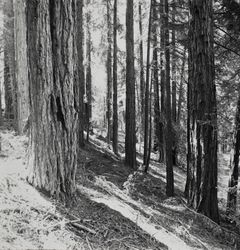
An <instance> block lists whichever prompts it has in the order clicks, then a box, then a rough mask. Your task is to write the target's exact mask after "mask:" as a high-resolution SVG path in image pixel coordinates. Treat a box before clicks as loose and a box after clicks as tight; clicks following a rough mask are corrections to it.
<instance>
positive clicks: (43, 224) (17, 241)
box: [0, 131, 240, 250]
mask: <svg viewBox="0 0 240 250" xmlns="http://www.w3.org/2000/svg"><path fill="white" fill-rule="evenodd" d="M1 137H2V148H3V150H2V152H1V155H0V173H1V174H0V175H1V178H0V204H1V206H0V249H111V250H112V249H184V250H185V249H239V248H240V245H238V244H239V235H237V234H239V231H238V229H237V227H233V226H232V225H229V224H228V223H226V221H224V220H222V222H221V223H222V225H224V226H225V227H226V228H228V229H224V228H222V227H220V226H218V225H216V224H215V223H213V222H211V221H210V220H209V219H208V218H206V217H205V216H202V215H199V214H197V213H195V212H194V211H193V210H191V209H190V208H188V207H187V206H186V203H185V200H184V199H183V198H182V197H183V188H184V183H185V173H184V171H183V170H181V169H178V168H175V182H176V197H174V198H167V197H166V195H165V167H164V165H163V164H158V163H156V162H153V163H152V164H151V168H150V172H149V173H148V174H144V173H143V172H141V171H136V172H133V170H132V169H129V168H127V167H126V166H124V164H123V163H122V161H121V159H116V157H114V156H113V157H112V156H111V153H109V149H107V148H106V147H105V144H104V142H103V145H102V147H101V141H99V140H98V141H97V143H96V144H95V145H94V140H92V143H91V144H88V145H86V147H85V148H84V149H83V150H82V151H81V155H80V159H81V161H80V162H79V166H78V171H77V175H76V182H77V187H78V189H77V194H76V202H75V203H74V205H73V206H72V207H70V208H66V207H63V206H62V204H61V203H59V202H57V201H55V200H54V199H51V198H49V197H46V196H44V195H43V194H40V193H39V192H38V191H37V190H35V189H34V188H33V187H32V186H30V185H29V184H28V183H27V182H26V181H25V178H24V176H25V175H26V171H27V169H26V165H27V162H26V160H27V157H26V155H27V151H26V148H27V144H28V141H27V138H25V137H19V136H15V135H14V133H13V132H10V131H4V132H2V133H1ZM99 144H100V145H99ZM99 148H100V149H99ZM229 229H231V230H233V231H230V230H229Z"/></svg>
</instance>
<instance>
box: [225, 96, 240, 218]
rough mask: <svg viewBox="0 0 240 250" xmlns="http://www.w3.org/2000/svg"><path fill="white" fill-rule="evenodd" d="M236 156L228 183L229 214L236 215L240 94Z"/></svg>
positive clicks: (239, 145)
mask: <svg viewBox="0 0 240 250" xmlns="http://www.w3.org/2000/svg"><path fill="white" fill-rule="evenodd" d="M235 127H236V128H235V138H234V156H233V162H232V164H231V171H232V173H231V177H230V180H229V183H228V187H229V190H228V196H227V214H229V215H235V213H236V209H237V188H238V175H239V154H240V95H239V97H238V104H237V111H236V117H235Z"/></svg>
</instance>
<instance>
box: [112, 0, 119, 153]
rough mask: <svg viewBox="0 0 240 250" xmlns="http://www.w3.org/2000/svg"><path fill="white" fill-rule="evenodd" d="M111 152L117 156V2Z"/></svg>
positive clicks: (114, 23) (114, 17)
mask: <svg viewBox="0 0 240 250" xmlns="http://www.w3.org/2000/svg"><path fill="white" fill-rule="evenodd" d="M113 12H114V13H113V144H112V145H113V151H114V153H115V154H118V79H117V52H118V48H117V25H118V24H117V0H114V10H113Z"/></svg>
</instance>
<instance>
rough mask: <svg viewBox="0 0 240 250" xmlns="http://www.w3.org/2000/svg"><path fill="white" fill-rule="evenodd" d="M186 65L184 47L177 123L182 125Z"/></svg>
mask: <svg viewBox="0 0 240 250" xmlns="http://www.w3.org/2000/svg"><path fill="white" fill-rule="evenodd" d="M185 63H186V47H184V52H183V61H182V68H181V77H180V87H179V97H178V105H177V106H178V109H177V110H178V112H177V122H178V124H180V120H181V114H182V102H183V83H184V71H185Z"/></svg>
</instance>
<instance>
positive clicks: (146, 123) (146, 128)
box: [143, 0, 153, 172]
mask: <svg viewBox="0 0 240 250" xmlns="http://www.w3.org/2000/svg"><path fill="white" fill-rule="evenodd" d="M152 7H153V0H151V4H150V11H149V20H148V41H147V71H146V86H145V98H144V100H145V107H144V111H145V116H144V155H143V165H145V172H147V169H148V165H147V162H148V161H147V158H148V150H149V148H148V145H149V141H148V137H149V81H150V46H151V34H152Z"/></svg>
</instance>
